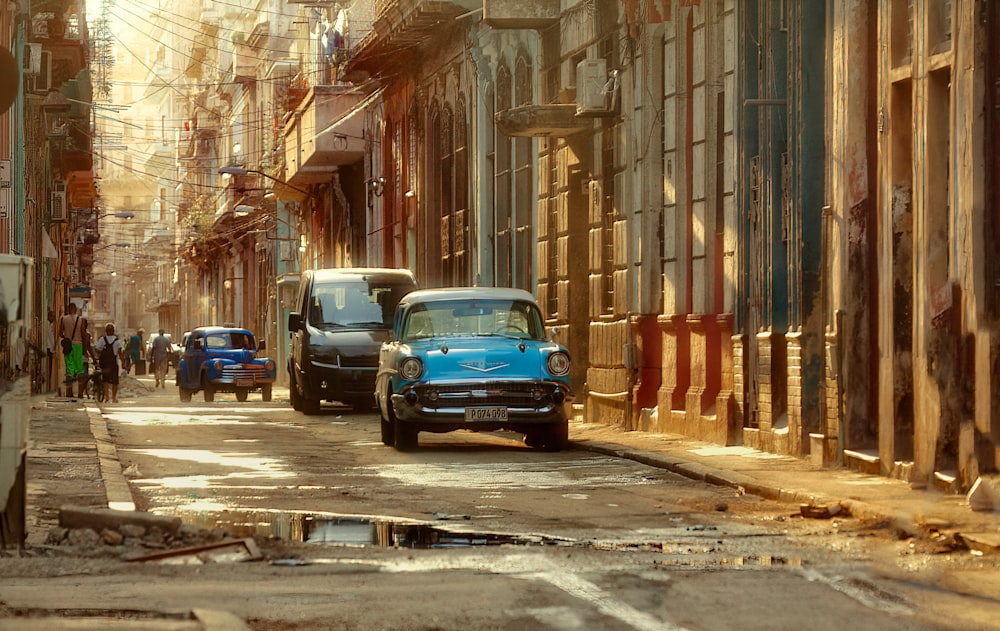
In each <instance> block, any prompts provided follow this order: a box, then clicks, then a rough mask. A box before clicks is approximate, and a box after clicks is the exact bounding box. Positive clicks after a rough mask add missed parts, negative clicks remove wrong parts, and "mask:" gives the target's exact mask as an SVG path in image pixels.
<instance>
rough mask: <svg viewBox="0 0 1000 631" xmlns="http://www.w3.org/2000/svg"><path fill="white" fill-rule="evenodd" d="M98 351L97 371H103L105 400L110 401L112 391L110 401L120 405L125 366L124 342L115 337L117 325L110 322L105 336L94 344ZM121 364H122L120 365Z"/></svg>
mask: <svg viewBox="0 0 1000 631" xmlns="http://www.w3.org/2000/svg"><path fill="white" fill-rule="evenodd" d="M94 350H96V351H97V369H98V370H100V371H101V375H102V378H103V380H104V400H105V401H108V400H109V397H108V390H109V389H110V390H111V397H110V401H111V402H112V403H118V380H119V376H120V375H119V372H118V371H119V370H121V366H123V365H124V364H125V355H124V351H123V350H122V341H121V340H120V339H118V336H117V335H115V325H114V324H112V323H111V322H108V323H107V325H106V326H105V327H104V335H102V336H101V338H100V339H99V340H97V343H96V344H94ZM119 362H120V363H119Z"/></svg>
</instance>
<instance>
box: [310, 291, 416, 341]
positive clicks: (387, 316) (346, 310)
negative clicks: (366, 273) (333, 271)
mask: <svg viewBox="0 0 1000 631" xmlns="http://www.w3.org/2000/svg"><path fill="white" fill-rule="evenodd" d="M410 289H412V287H410V286H409V285H405V286H404V285H400V284H393V283H379V282H376V281H375V280H371V281H367V280H365V279H359V280H358V281H353V282H342V281H341V282H337V283H336V284H333V283H331V284H329V285H317V286H316V290H315V292H314V295H313V302H312V305H311V306H310V313H309V323H310V324H312V325H313V326H315V327H318V328H327V329H335V328H342V327H361V328H382V327H390V326H392V316H393V312H394V311H395V309H396V305H397V304H398V303H399V299H400V298H401V297H402V296H403V294H405V293H406V292H408V291H409V290H410Z"/></svg>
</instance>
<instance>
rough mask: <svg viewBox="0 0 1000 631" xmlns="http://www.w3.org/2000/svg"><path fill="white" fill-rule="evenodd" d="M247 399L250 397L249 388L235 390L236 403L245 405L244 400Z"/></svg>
mask: <svg viewBox="0 0 1000 631" xmlns="http://www.w3.org/2000/svg"><path fill="white" fill-rule="evenodd" d="M249 397H250V389H249V388H236V400H237V401H239V402H240V403H245V402H246V400H247V399H248V398H249Z"/></svg>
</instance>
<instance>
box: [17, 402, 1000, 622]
mask: <svg viewBox="0 0 1000 631" xmlns="http://www.w3.org/2000/svg"><path fill="white" fill-rule="evenodd" d="M275 394H276V396H275V400H274V401H272V402H269V403H262V402H261V401H260V397H259V394H258V395H256V396H255V395H251V397H250V400H249V401H247V402H245V403H237V402H236V400H235V398H234V397H233V395H217V399H216V401H215V402H213V403H204V402H201V401H200V400H198V399H197V398H196V400H195V401H193V402H191V403H189V404H181V403H180V401H179V398H178V396H177V393H176V391H175V389H173V388H167V389H166V390H155V391H151V392H150V393H149V394H148V395H147V396H145V397H143V398H141V399H138V400H128V401H123V403H122V404H121V405H117V406H108V407H107V408H106V409H105V417H106V419H107V421H108V424H109V428H110V431H111V433H112V436H113V437H114V440H115V442H116V444H117V448H118V455H119V458H120V459H121V462H122V465H123V467H125V471H126V475H128V477H129V480H130V483H131V485H132V488H133V492H134V495H135V498H136V503H137V505H138V507H139V508H140V509H142V510H146V511H150V512H153V513H157V514H162V515H177V516H180V517H181V518H182V519H183V520H184V522H185V523H189V524H196V525H199V526H203V527H207V528H221V529H223V530H225V531H227V532H230V533H231V534H235V535H241V536H249V535H254V536H255V537H257V538H258V539H259V540H261V541H263V542H265V545H266V548H267V551H268V554H267V558H266V559H265V560H264V561H256V562H248V563H213V564H209V565H197V566H184V565H157V564H136V563H123V562H121V561H117V560H111V559H94V558H86V559H81V558H75V559H61V560H60V563H54V562H52V561H51V560H40V559H34V560H26V561H23V562H22V563H20V564H15V565H10V566H5V567H7V568H8V569H11V568H13V571H14V572H16V573H17V577H16V580H15V579H10V580H4V579H0V595H2V596H3V598H4V599H7V600H13V601H16V602H18V603H19V604H21V606H25V603H29V604H30V603H31V602H32V600H31V599H32V598H33V597H35V598H37V599H38V602H39V603H41V602H43V601H44V599H45V594H49V595H51V594H52V593H58V594H60V601H61V602H62V603H63V606H64V607H67V608H72V607H77V608H80V609H87V610H95V609H106V610H117V609H121V608H122V607H124V606H125V605H126V604H127V605H128V606H129V607H131V608H133V609H141V610H145V611H154V610H155V611H169V610H179V609H186V608H193V607H208V608H213V609H220V610H225V611H230V612H232V613H234V614H237V615H238V616H240V617H241V618H242V619H244V620H245V621H246V622H247V624H248V625H249V626H250V627H252V628H254V629H274V630H291V629H296V630H301V629H366V630H367V629H426V630H431V629H434V630H445V629H449V630H450V629H455V630H458V629H462V630H469V629H496V630H501V629H502V630H513V629H552V630H566V631H568V630H589V629H608V630H618V629H621V630H663V629H678V630H679V629H692V630H694V629H736V628H739V629H806V628H808V629H813V630H819V629H844V628H852V629H855V630H864V629H872V630H876V629H877V630H879V631H886V630H894V629H900V630H902V629H986V628H996V627H997V625H998V624H1000V623H997V622H996V621H997V620H1000V606H998V603H997V600H996V598H995V597H992V596H990V595H988V594H986V595H984V594H982V593H979V592H977V590H976V589H974V588H973V585H974V584H975V583H976V582H977V580H978V578H981V577H982V574H978V573H976V572H975V571H973V570H971V569H970V568H969V566H968V565H967V563H965V559H963V558H959V557H958V556H957V555H951V554H947V553H942V554H935V553H934V552H935V551H934V550H919V549H916V548H915V545H914V544H913V542H909V541H907V540H905V539H902V538H898V537H896V536H895V533H894V531H893V529H892V528H891V527H888V526H887V525H886V524H868V523H863V522H860V521H858V520H854V519H852V518H846V519H840V520H838V519H832V520H810V519H803V518H802V517H800V516H798V515H797V512H796V511H795V510H793V507H790V506H789V505H787V504H781V503H775V502H769V501H765V500H762V499H760V498H756V497H753V496H750V495H746V494H740V493H738V492H734V491H733V490H731V489H725V488H720V487H715V486H711V485H706V484H703V483H700V482H696V481H692V480H688V479H686V478H682V477H679V476H675V475H673V474H670V473H668V472H665V471H663V470H660V469H655V468H651V467H648V466H645V465H642V464H640V463H636V462H633V461H630V460H624V459H619V458H614V457H608V456H603V455H598V454H594V453H591V452H585V451H577V450H572V449H570V450H566V451H563V452H559V453H546V452H544V451H538V450H533V449H531V448H528V447H526V446H525V445H524V444H523V442H521V437H520V435H516V434H507V433H488V434H475V433H467V432H460V433H451V434H427V433H422V434H421V435H420V447H419V449H417V450H416V451H413V452H407V453H401V452H397V451H395V450H393V449H391V448H388V447H385V446H384V445H382V444H381V442H380V439H379V427H378V418H377V416H376V415H375V414H374V413H372V414H352V413H351V412H350V410H349V408H347V407H339V406H329V407H325V408H324V410H323V413H322V414H320V415H318V416H305V415H303V414H301V413H299V412H295V411H293V410H292V409H291V407H290V406H289V405H288V400H287V397H281V396H280V394H279V393H278V392H277V391H276V393H275ZM764 464H766V463H764ZM994 572H995V570H994ZM993 580H995V579H993ZM987 591H988V590H987ZM33 595H37V596H33ZM0 622H2V621H0ZM0 626H2V625H0Z"/></svg>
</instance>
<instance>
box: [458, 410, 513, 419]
mask: <svg viewBox="0 0 1000 631" xmlns="http://www.w3.org/2000/svg"><path fill="white" fill-rule="evenodd" d="M465 420H467V421H506V420H507V408H502V407H488V408H465Z"/></svg>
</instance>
